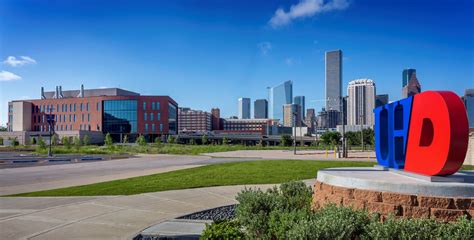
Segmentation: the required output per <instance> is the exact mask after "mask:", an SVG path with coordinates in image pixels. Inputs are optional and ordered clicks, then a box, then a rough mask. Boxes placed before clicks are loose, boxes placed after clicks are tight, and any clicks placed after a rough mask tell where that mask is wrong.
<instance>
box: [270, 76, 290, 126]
mask: <svg viewBox="0 0 474 240" xmlns="http://www.w3.org/2000/svg"><path fill="white" fill-rule="evenodd" d="M292 100H293V82H292V81H286V82H284V83H282V84H280V85H278V86H275V87H272V88H269V89H268V116H269V117H270V118H271V119H279V120H280V123H281V122H282V121H283V105H285V104H291V102H292Z"/></svg>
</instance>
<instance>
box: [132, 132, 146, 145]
mask: <svg viewBox="0 0 474 240" xmlns="http://www.w3.org/2000/svg"><path fill="white" fill-rule="evenodd" d="M135 143H136V144H138V146H146V139H145V137H144V136H143V135H140V136H139V137H138V138H137V141H136V142H135Z"/></svg>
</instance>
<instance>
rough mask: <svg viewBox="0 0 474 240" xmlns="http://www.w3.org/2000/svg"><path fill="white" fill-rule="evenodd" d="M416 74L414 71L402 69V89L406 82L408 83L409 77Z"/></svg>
mask: <svg viewBox="0 0 474 240" xmlns="http://www.w3.org/2000/svg"><path fill="white" fill-rule="evenodd" d="M413 74H416V69H411V68H409V69H404V70H403V73H402V87H405V86H406V85H408V81H410V79H411V76H412V75H413Z"/></svg>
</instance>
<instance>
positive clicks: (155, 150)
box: [35, 144, 332, 155]
mask: <svg viewBox="0 0 474 240" xmlns="http://www.w3.org/2000/svg"><path fill="white" fill-rule="evenodd" d="M291 149H293V148H292V147H286V146H266V147H263V146H245V145H189V144H188V145H186V144H148V145H146V146H138V145H133V146H130V145H113V146H111V147H106V146H97V145H89V146H81V147H75V146H71V147H69V148H67V147H65V146H53V153H55V154H69V153H74V154H123V153H130V154H137V153H147V154H185V155H199V154H202V153H213V152H229V151H237V150H291ZM298 149H300V150H315V149H317V148H316V147H298ZM321 149H325V148H321ZM328 149H329V150H332V148H328ZM35 152H36V153H38V154H46V153H48V149H47V148H46V149H40V148H36V151H35Z"/></svg>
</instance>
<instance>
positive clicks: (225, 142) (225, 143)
mask: <svg viewBox="0 0 474 240" xmlns="http://www.w3.org/2000/svg"><path fill="white" fill-rule="evenodd" d="M227 144H229V139H228V138H226V137H224V138H222V145H227Z"/></svg>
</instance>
